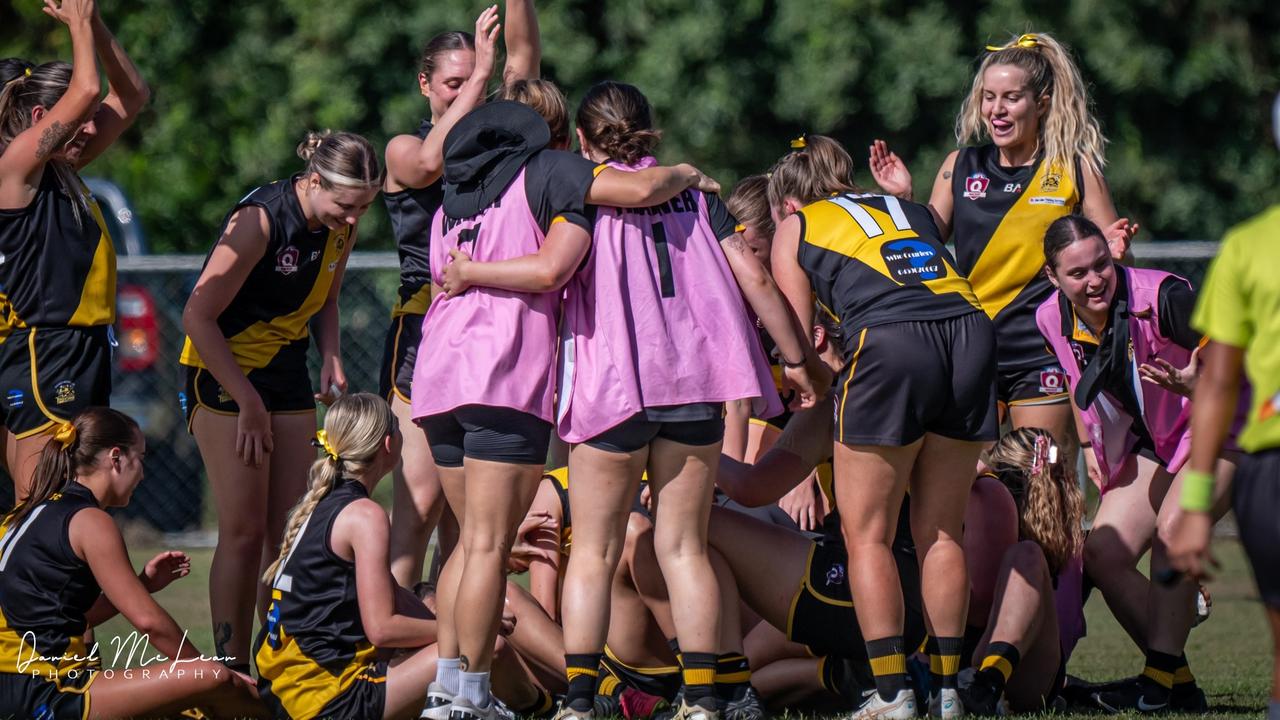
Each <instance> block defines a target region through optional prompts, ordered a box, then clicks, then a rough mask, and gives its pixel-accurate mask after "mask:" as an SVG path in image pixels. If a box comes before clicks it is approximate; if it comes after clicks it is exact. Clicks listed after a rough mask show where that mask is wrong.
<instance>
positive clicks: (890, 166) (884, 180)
mask: <svg viewBox="0 0 1280 720" xmlns="http://www.w3.org/2000/svg"><path fill="white" fill-rule="evenodd" d="M869 150H870V153H869V156H868V158H867V165H869V166H870V167H871V177H872V178H874V179H875V181H876V184H877V185H879V186H880V189H881V190H883V191H885V192H886V193H888V194H890V195H893V196H896V197H900V198H902V199H903V200H910V199H911V171H909V170H907V164H906V163H904V162H902V158H900V157H898V155H897V153H894V152H893V151H892V150H890V149H889V145H888V144H887V143H885V141H883V140H876V141H875V142H874V143H872V144H871V147H870V148H869Z"/></svg>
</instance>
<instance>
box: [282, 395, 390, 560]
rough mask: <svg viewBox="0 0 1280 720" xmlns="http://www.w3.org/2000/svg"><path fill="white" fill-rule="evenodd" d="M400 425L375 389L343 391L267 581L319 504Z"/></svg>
mask: <svg viewBox="0 0 1280 720" xmlns="http://www.w3.org/2000/svg"><path fill="white" fill-rule="evenodd" d="M396 425H397V421H396V418H395V415H393V414H392V413H391V407H390V406H389V405H387V402H386V401H385V400H383V399H382V398H380V397H378V396H377V395H373V394H371V393H352V394H350V395H343V396H342V397H340V398H338V399H337V400H336V401H334V403H333V405H331V406H329V410H328V411H327V412H326V413H325V416H324V430H322V431H321V432H320V433H317V438H318V439H319V444H320V446H321V447H322V448H323V449H324V452H323V454H321V455H320V457H318V458H316V461H315V462H313V463H311V472H310V476H311V479H310V481H309V482H308V484H307V492H306V494H304V495H303V496H302V499H301V500H299V501H298V504H297V505H295V506H294V508H293V510H291V511H289V524H288V525H286V526H285V531H284V538H283V539H282V540H281V542H280V553H279V555H277V556H276V559H275V562H273V563H271V566H270V567H268V568H267V571H266V572H265V573H263V575H262V581H263V582H265V583H267V584H271V583H274V582H275V579H276V573H278V572H279V571H280V567H281V565H282V564H283V563H284V560H285V558H286V557H288V556H289V550H290V549H292V548H293V543H294V541H295V540H297V538H298V533H299V532H301V530H302V525H303V524H304V523H305V522H306V521H307V518H309V517H311V513H313V512H315V509H316V506H317V505H319V504H320V501H321V500H323V499H324V498H325V496H326V495H328V494H329V493H330V492H331V491H332V490H333V489H334V488H335V487H337V486H338V482H339V481H340V480H341V479H343V478H345V477H350V476H352V475H359V474H360V473H362V472H364V471H366V470H367V469H368V468H369V467H370V466H371V465H372V464H373V462H374V460H375V459H376V457H377V454H378V450H379V449H380V448H381V447H382V441H383V440H384V439H385V438H386V437H387V436H388V435H391V434H392V433H394V432H395V430H396Z"/></svg>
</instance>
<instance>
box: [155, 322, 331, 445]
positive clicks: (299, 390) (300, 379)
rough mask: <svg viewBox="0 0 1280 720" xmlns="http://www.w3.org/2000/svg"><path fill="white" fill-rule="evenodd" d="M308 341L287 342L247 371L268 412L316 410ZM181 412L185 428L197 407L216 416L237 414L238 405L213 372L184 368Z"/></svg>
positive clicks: (188, 426)
mask: <svg viewBox="0 0 1280 720" xmlns="http://www.w3.org/2000/svg"><path fill="white" fill-rule="evenodd" d="M309 343H310V341H309V340H300V341H298V342H295V343H291V344H289V345H286V346H285V347H283V348H281V349H280V352H278V353H276V356H275V357H274V358H272V359H271V362H270V363H269V364H268V365H267V366H266V367H264V368H255V369H253V370H250V371H249V373H248V374H247V375H246V376H245V377H247V378H248V379H249V384H250V385H253V389H254V390H257V391H258V395H259V396H260V397H261V398H262V404H263V405H265V406H266V408H267V412H269V413H273V414H274V413H304V412H312V413H313V412H315V411H316V396H315V391H314V390H312V386H311V371H310V370H308V369H307V346H308V344H309ZM178 402H179V404H181V406H182V414H183V415H185V416H186V418H187V430H190V429H191V421H192V419H193V418H194V417H195V414H196V409H197V408H201V409H204V410H208V411H210V412H213V413H215V414H218V415H239V414H240V406H239V405H236V401H235V400H233V399H231V394H230V393H228V392H227V391H226V389H225V388H223V387H222V384H221V383H219V382H218V379H217V378H215V377H214V376H213V373H211V372H209V371H208V370H206V369H204V368H198V367H190V366H188V367H187V382H186V389H185V390H183V392H181V393H179V394H178Z"/></svg>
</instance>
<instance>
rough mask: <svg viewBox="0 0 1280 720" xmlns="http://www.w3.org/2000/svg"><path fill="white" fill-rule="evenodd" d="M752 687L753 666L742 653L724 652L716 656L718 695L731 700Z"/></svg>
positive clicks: (722, 698) (726, 700)
mask: <svg viewBox="0 0 1280 720" xmlns="http://www.w3.org/2000/svg"><path fill="white" fill-rule="evenodd" d="M749 687H751V666H750V665H749V664H748V663H747V656H746V655H743V654H742V653H723V654H721V655H720V657H718V658H716V697H718V698H720V701H721V702H731V701H733V700H737V699H738V698H740V697H742V695H743V693H745V692H746V691H747V688H749Z"/></svg>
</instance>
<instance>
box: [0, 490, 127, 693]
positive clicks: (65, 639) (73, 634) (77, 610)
mask: <svg viewBox="0 0 1280 720" xmlns="http://www.w3.org/2000/svg"><path fill="white" fill-rule="evenodd" d="M91 507H95V508H96V507H98V502H97V500H96V499H95V498H94V496H93V493H92V492H90V491H89V488H87V487H85V486H83V485H81V484H80V483H77V482H70V483H68V484H67V486H66V487H65V488H64V489H63V490H62V491H61V492H59V493H56V494H54V495H53V496H52V497H50V498H49V499H48V500H46V501H44V502H42V503H40V504H39V505H37V506H35V507H34V508H33V509H32V510H31V512H30V513H28V514H27V516H26V517H24V518H23V519H22V520H21V522H19V523H18V524H16V525H10V524H9V521H8V519H6V521H5V524H4V525H3V526H0V673H19V674H24V675H32V674H34V673H39V677H40V678H41V679H44V680H48V681H51V682H55V683H59V685H61V681H62V680H63V679H65V678H66V677H67V675H68V673H71V672H72V671H79V670H83V669H85V668H87V667H88V666H89V665H90V664H91V662H90V658H89V652H88V650H87V648H86V647H85V643H84V633H85V629H86V622H85V613H87V612H89V608H91V607H93V604H94V603H95V602H97V600H98V597H99V596H100V595H101V594H102V589H101V588H100V587H99V586H98V582H97V581H96V580H95V579H94V577H93V571H92V570H90V569H89V565H88V563H86V562H85V561H84V560H82V559H80V558H79V557H77V556H76V554H75V552H74V551H73V550H72V549H71V541H70V539H69V538H68V536H67V529H68V527H69V526H70V523H71V517H72V516H73V515H75V514H76V513H77V512H79V511H81V510H83V509H85V508H91ZM32 640H34V646H33V644H32ZM77 674H78V673H77Z"/></svg>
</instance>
